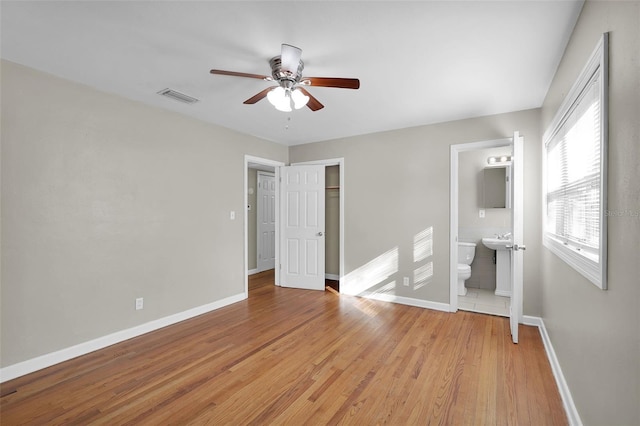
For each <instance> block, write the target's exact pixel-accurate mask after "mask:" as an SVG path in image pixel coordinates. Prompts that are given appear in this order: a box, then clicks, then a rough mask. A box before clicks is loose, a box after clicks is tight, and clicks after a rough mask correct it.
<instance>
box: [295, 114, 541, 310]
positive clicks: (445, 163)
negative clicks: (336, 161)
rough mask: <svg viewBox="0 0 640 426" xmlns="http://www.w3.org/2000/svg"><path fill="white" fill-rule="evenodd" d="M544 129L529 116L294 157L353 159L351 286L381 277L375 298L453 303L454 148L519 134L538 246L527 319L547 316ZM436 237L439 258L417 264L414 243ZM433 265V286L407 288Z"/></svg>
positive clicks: (385, 136) (530, 269)
mask: <svg viewBox="0 0 640 426" xmlns="http://www.w3.org/2000/svg"><path fill="white" fill-rule="evenodd" d="M538 122H539V110H529V111H522V112H517V113H510V114H501V115H496V116H489V117H480V118H475V119H469V120H462V121H455V122H449V123H441V124H436V125H431V126H422V127H415V128H408V129H402V130H397V131H392V132H383V133H376V134H371V135H363V136H357V137H351V138H346V139H338V140H332V141H325V142H318V143H313V144H307V145H298V146H293V147H291V149H290V151H289V155H290V159H291V161H292V162H297V161H311V160H320V159H328V158H339V157H344V159H345V167H344V173H345V189H344V190H345V200H344V202H345V274H346V275H347V279H348V280H349V278H353V277H356V276H369V277H375V279H373V280H368V281H369V282H372V281H376V282H375V285H374V286H373V287H369V288H368V290H369V291H372V292H384V293H386V294H388V293H391V294H394V295H396V296H402V297H409V298H415V299H418V300H425V301H433V302H441V303H449V158H450V146H451V145H452V144H460V143H467V142H475V141H483V140H491V139H499V138H504V137H510V136H512V135H513V131H514V130H519V131H520V132H521V133H522V135H523V136H524V138H525V192H526V194H527V196H526V199H525V211H526V212H527V213H526V217H525V223H526V227H525V228H526V230H525V237H526V238H527V239H528V240H529V241H528V244H529V245H530V246H531V249H528V250H527V258H526V259H525V262H526V263H525V307H524V312H525V314H527V315H539V314H540V313H541V307H540V304H539V303H540V295H539V291H540V288H539V277H538V270H539V268H538V265H539V251H540V241H541V239H540V214H539V212H540V196H539V193H540V185H539V179H538V175H537V173H539V165H540V164H539V162H540V146H539V141H540V134H539V130H538ZM529 212H532V213H529ZM429 230H432V241H431V243H432V247H433V252H432V254H431V255H429V256H428V257H427V258H425V259H422V260H420V261H418V262H414V239H416V238H418V237H419V236H420V235H421V233H423V232H425V234H423V235H428V231H429ZM528 247H529V246H528ZM429 262H431V263H432V268H433V275H432V276H431V277H430V278H429V279H428V280H426V285H422V286H420V285H418V286H415V285H414V284H413V282H412V284H411V285H410V286H409V287H404V286H403V285H402V278H403V277H410V278H411V280H412V281H413V276H414V271H416V270H418V269H419V268H423V267H424V266H425V265H427V264H428V263H429ZM394 284H395V287H394ZM416 287H418V288H416ZM341 289H342V284H341Z"/></svg>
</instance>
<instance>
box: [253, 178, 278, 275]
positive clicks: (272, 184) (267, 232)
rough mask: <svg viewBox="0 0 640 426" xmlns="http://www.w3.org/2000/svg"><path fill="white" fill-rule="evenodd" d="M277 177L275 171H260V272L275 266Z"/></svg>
mask: <svg viewBox="0 0 640 426" xmlns="http://www.w3.org/2000/svg"><path fill="white" fill-rule="evenodd" d="M275 206H276V179H275V176H274V175H273V173H266V172H258V207H257V208H258V211H257V217H258V224H257V225H258V237H257V247H258V253H257V256H258V259H257V269H258V272H260V271H266V270H268V269H273V268H275V264H276V262H275V260H276V207H275Z"/></svg>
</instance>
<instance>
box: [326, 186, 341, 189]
mask: <svg viewBox="0 0 640 426" xmlns="http://www.w3.org/2000/svg"><path fill="white" fill-rule="evenodd" d="M325 189H340V187H339V186H327V187H326V188H325Z"/></svg>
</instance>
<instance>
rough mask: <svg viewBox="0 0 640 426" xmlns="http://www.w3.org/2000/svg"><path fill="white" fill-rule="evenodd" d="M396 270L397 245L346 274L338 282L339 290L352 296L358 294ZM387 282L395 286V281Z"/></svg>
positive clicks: (382, 280) (385, 278)
mask: <svg viewBox="0 0 640 426" xmlns="http://www.w3.org/2000/svg"><path fill="white" fill-rule="evenodd" d="M396 272H398V247H395V248H392V249H391V250H389V251H387V252H385V253H383V254H381V255H380V256H378V257H376V258H375V259H373V260H371V261H370V262H368V263H366V264H364V265H362V266H361V267H359V268H358V269H356V270H354V271H352V272H351V273H349V274H347V275H346V276H345V277H344V278H343V280H342V281H341V282H340V292H341V293H344V294H348V295H352V296H356V295H359V294H361V293H363V292H365V291H367V290H368V289H370V288H372V287H374V286H376V285H378V284H380V283H382V282H384V281H385V280H387V279H388V278H389V277H391V276H392V275H393V274H395V273H396ZM389 284H393V286H394V288H395V282H393V283H389ZM389 284H387V286H388V285H389ZM387 291H388V290H387Z"/></svg>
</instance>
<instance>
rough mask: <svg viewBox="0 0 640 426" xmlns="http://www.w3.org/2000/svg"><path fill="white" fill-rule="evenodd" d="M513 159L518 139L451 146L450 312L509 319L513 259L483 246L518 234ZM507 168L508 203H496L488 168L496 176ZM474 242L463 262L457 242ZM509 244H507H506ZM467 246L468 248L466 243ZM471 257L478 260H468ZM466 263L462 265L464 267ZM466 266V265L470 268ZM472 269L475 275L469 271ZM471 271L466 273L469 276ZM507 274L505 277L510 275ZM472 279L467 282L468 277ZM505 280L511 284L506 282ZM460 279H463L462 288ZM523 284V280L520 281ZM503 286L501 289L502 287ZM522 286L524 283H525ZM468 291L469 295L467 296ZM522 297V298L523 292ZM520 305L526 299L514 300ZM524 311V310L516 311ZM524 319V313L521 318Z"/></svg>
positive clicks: (506, 194)
mask: <svg viewBox="0 0 640 426" xmlns="http://www.w3.org/2000/svg"><path fill="white" fill-rule="evenodd" d="M512 155H513V139H511V138H505V139H497V140H490V141H483V142H474V143H467V144H458V145H453V146H452V147H451V194H450V197H451V200H450V201H451V203H450V207H451V209H450V212H451V217H450V224H451V230H450V236H451V239H450V244H451V247H450V274H451V275H450V276H451V278H450V289H451V291H450V308H451V311H452V312H455V311H457V310H458V309H461V310H466V311H472V312H479V313H485V314H492V315H499V316H505V317H508V316H510V311H511V302H512V301H511V297H510V296H511V286H510V283H511V273H510V269H507V270H506V271H505V269H504V268H505V267H506V266H507V264H509V257H508V256H507V257H506V260H505V253H506V252H505V253H501V252H500V253H499V252H498V251H496V250H493V249H490V248H488V247H486V246H485V244H483V242H482V239H483V238H485V237H494V238H504V239H508V238H509V236H510V234H512V232H513V220H512V215H511V213H512V212H511V210H512V209H511V206H510V205H509V203H510V200H509V194H510V193H511V192H510V190H511V188H510V187H509V185H510V183H511V182H510V178H511V176H510V174H511V173H510V172H511V167H510V160H511V156H512ZM499 168H502V170H503V171H502V173H503V176H504V179H503V182H504V186H503V188H502V194H503V198H504V199H505V200H504V201H503V202H504V203H505V204H503V205H494V204H491V203H490V202H489V201H487V200H488V198H489V197H488V196H487V197H486V198H485V193H487V188H485V187H484V183H485V181H486V182H489V178H485V173H486V172H485V170H488V171H490V172H492V173H493V172H494V171H495V170H496V169H499ZM459 242H462V243H472V244H475V249H472V250H471V252H470V251H469V249H468V248H466V249H463V250H466V253H465V256H464V258H463V259H460V258H459V257H458V243H459ZM506 245H507V244H505V246H506ZM465 246H468V244H465ZM469 254H471V256H473V261H472V262H470V261H468V259H469V257H468V256H469ZM460 263H461V265H460V266H459V264H460ZM468 263H470V265H468V266H464V264H468ZM469 266H470V274H471V275H470V276H469V275H468V273H469ZM464 268H467V275H465V274H464V272H459V271H464ZM505 274H506V275H505ZM465 277H467V278H466V279H464V278H465ZM505 277H508V278H506V279H508V281H507V282H506V284H505ZM460 278H462V279H464V282H463V284H461V283H462V281H460ZM520 281H521V280H520ZM498 283H499V285H498ZM520 285H522V283H521V282H520ZM463 293H466V294H464V295H462V294H463ZM519 294H522V293H521V292H520V293H519ZM514 302H515V303H519V304H521V303H522V301H521V298H518V300H514ZM515 311H516V312H521V308H520V309H518V310H515ZM518 316H519V315H518Z"/></svg>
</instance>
